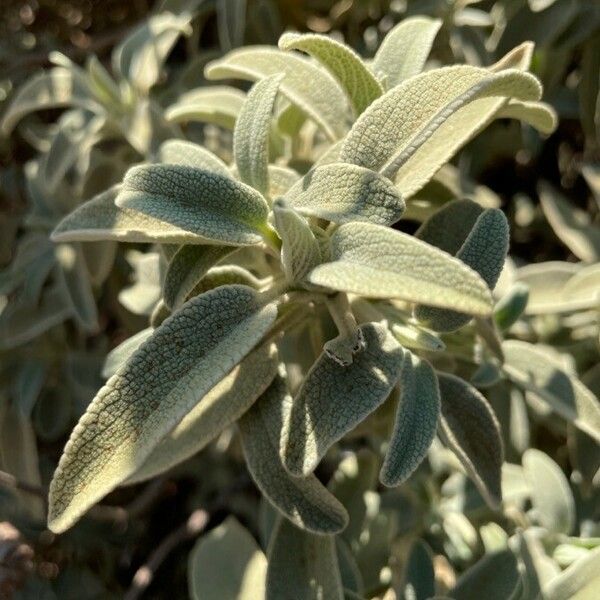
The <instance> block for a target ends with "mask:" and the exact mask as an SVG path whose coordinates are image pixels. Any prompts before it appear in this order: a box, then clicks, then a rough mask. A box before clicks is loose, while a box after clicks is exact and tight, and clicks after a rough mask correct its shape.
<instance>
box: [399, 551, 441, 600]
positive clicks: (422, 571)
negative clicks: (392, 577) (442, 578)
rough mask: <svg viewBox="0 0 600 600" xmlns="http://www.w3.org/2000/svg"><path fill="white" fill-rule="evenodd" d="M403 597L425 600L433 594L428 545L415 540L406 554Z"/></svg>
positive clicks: (431, 562) (433, 585) (432, 572)
mask: <svg viewBox="0 0 600 600" xmlns="http://www.w3.org/2000/svg"><path fill="white" fill-rule="evenodd" d="M402 587H403V588H404V593H403V596H404V598H414V600H427V599H428V598H431V597H433V596H435V574H434V570H433V556H432V552H431V549H430V548H429V546H428V545H427V544H426V543H425V542H422V541H421V540H417V541H416V542H415V543H414V544H413V546H412V548H411V550H410V554H409V555H408V561H407V564H406V569H405V571H404V578H403V582H402Z"/></svg>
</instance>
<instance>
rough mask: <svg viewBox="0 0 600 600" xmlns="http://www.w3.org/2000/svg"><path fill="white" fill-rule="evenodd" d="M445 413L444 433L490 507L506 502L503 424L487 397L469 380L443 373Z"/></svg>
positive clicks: (441, 429)
mask: <svg viewBox="0 0 600 600" xmlns="http://www.w3.org/2000/svg"><path fill="white" fill-rule="evenodd" d="M438 380H439V384H440V394H441V398H442V413H441V419H440V433H441V434H442V436H443V438H444V441H445V443H446V444H447V445H448V447H449V448H450V449H451V450H452V451H453V452H454V453H455V454H456V456H457V457H458V458H459V460H460V462H461V463H462V464H463V466H464V467H465V469H466V471H467V473H468V474H469V475H470V477H471V478H472V479H473V482H474V483H475V485H476V486H477V488H478V489H479V491H480V492H481V495H482V496H483V498H484V499H485V501H486V502H487V503H488V504H489V505H490V507H492V508H494V509H497V508H499V506H500V503H501V502H502V490H501V469H502V462H503V460H504V450H503V448H502V438H501V436H500V425H499V424H498V420H497V419H496V415H495V414H494V411H493V410H492V408H491V407H490V405H489V404H488V402H487V400H486V399H485V398H484V397H483V396H482V395H481V394H480V393H479V392H478V391H477V390H476V389H475V388H474V387H472V386H470V385H469V384H468V383H467V382H466V381H463V380H462V379H460V378H459V377H456V376H454V375H449V374H447V373H443V374H442V373H439V374H438Z"/></svg>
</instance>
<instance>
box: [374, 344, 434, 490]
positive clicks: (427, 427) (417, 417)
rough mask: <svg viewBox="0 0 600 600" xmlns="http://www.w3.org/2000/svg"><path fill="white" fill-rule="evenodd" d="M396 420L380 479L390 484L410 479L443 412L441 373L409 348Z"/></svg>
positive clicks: (426, 450) (425, 451)
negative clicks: (438, 377)
mask: <svg viewBox="0 0 600 600" xmlns="http://www.w3.org/2000/svg"><path fill="white" fill-rule="evenodd" d="M399 384H400V400H399V403H398V408H397V410H396V422H395V424H394V431H393V432H392V437H391V438H390V443H389V446H388V449H387V453H386V455H385V460H384V463H383V467H382V468H381V472H380V474H379V479H380V481H381V482H382V483H383V484H384V485H387V486H389V487H393V486H396V485H400V484H401V483H402V482H403V481H405V480H406V479H408V477H410V475H411V474H412V473H413V471H415V469H416V468H417V467H418V466H419V465H420V464H421V461H422V460H423V459H424V458H425V456H426V455H427V452H428V450H429V447H430V446H431V443H432V442H433V438H434V437H435V432H436V430H437V424H438V419H439V415H440V390H439V387H438V382H437V376H436V374H435V372H434V370H433V368H432V367H431V365H430V364H429V363H428V362H427V361H426V360H422V359H420V358H419V357H418V356H416V355H415V354H412V352H409V351H405V354H404V362H403V364H402V373H401V375H400V382H399Z"/></svg>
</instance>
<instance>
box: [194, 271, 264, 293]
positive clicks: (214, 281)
mask: <svg viewBox="0 0 600 600" xmlns="http://www.w3.org/2000/svg"><path fill="white" fill-rule="evenodd" d="M234 283H239V284H242V285H247V286H249V287H252V288H254V289H255V290H257V289H259V288H260V285H261V281H260V279H257V278H256V277H254V275H252V273H250V271H248V270H247V269H244V268H243V267H238V266H237V265H222V266H216V267H213V268H212V269H210V270H209V271H208V273H207V274H206V275H205V276H204V277H203V278H202V279H201V280H200V281H199V282H198V283H197V284H196V286H195V287H194V289H193V290H192V291H191V292H190V293H189V294H188V295H187V299H188V300H189V299H190V298H193V297H194V296H198V295H199V294H203V293H204V292H207V291H208V290H212V289H214V288H217V287H219V286H221V285H231V284H234Z"/></svg>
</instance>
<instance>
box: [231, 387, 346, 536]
mask: <svg viewBox="0 0 600 600" xmlns="http://www.w3.org/2000/svg"><path fill="white" fill-rule="evenodd" d="M290 402H291V398H290V396H289V394H288V391H287V386H286V382H285V380H284V379H283V378H282V377H281V376H277V377H276V378H275V381H274V382H273V383H272V384H271V385H270V387H269V388H268V389H267V391H266V392H265V393H264V394H263V395H262V396H261V397H260V398H259V399H258V400H257V401H256V402H255V403H254V405H253V406H252V408H251V409H250V410H248V411H247V412H246V413H245V414H244V416H243V417H242V418H241V419H240V420H239V422H238V423H239V429H240V434H241V437H242V445H243V448H244V455H245V456H246V462H247V464H248V470H249V471H250V474H251V475H252V478H253V479H254V481H255V482H256V484H257V485H258V487H259V488H260V490H261V492H262V493H263V495H264V496H265V497H266V498H267V499H268V500H269V501H270V502H271V504H273V506H275V508H277V509H278V510H279V511H280V512H281V513H282V514H284V515H285V516H286V517H287V518H288V519H290V521H292V522H293V523H294V524H295V525H296V526H298V527H301V528H303V529H306V530H308V531H313V532H315V533H322V534H325V533H329V534H332V533H338V532H339V531H341V530H342V529H344V528H345V527H346V525H347V524H348V514H347V513H346V510H345V509H344V507H343V506H342V505H341V504H340V503H339V502H338V501H337V500H336V499H335V498H334V497H333V496H332V495H331V494H330V493H329V492H328V491H327V489H326V488H325V487H324V486H323V484H322V483H321V482H320V481H319V480H318V479H317V478H316V477H315V476H314V475H309V476H308V477H292V476H291V475H289V474H288V473H287V472H286V470H285V469H284V468H283V465H282V464H281V461H280V459H279V445H280V439H281V430H282V427H283V418H284V416H283V405H284V403H285V404H289V403H290Z"/></svg>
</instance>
